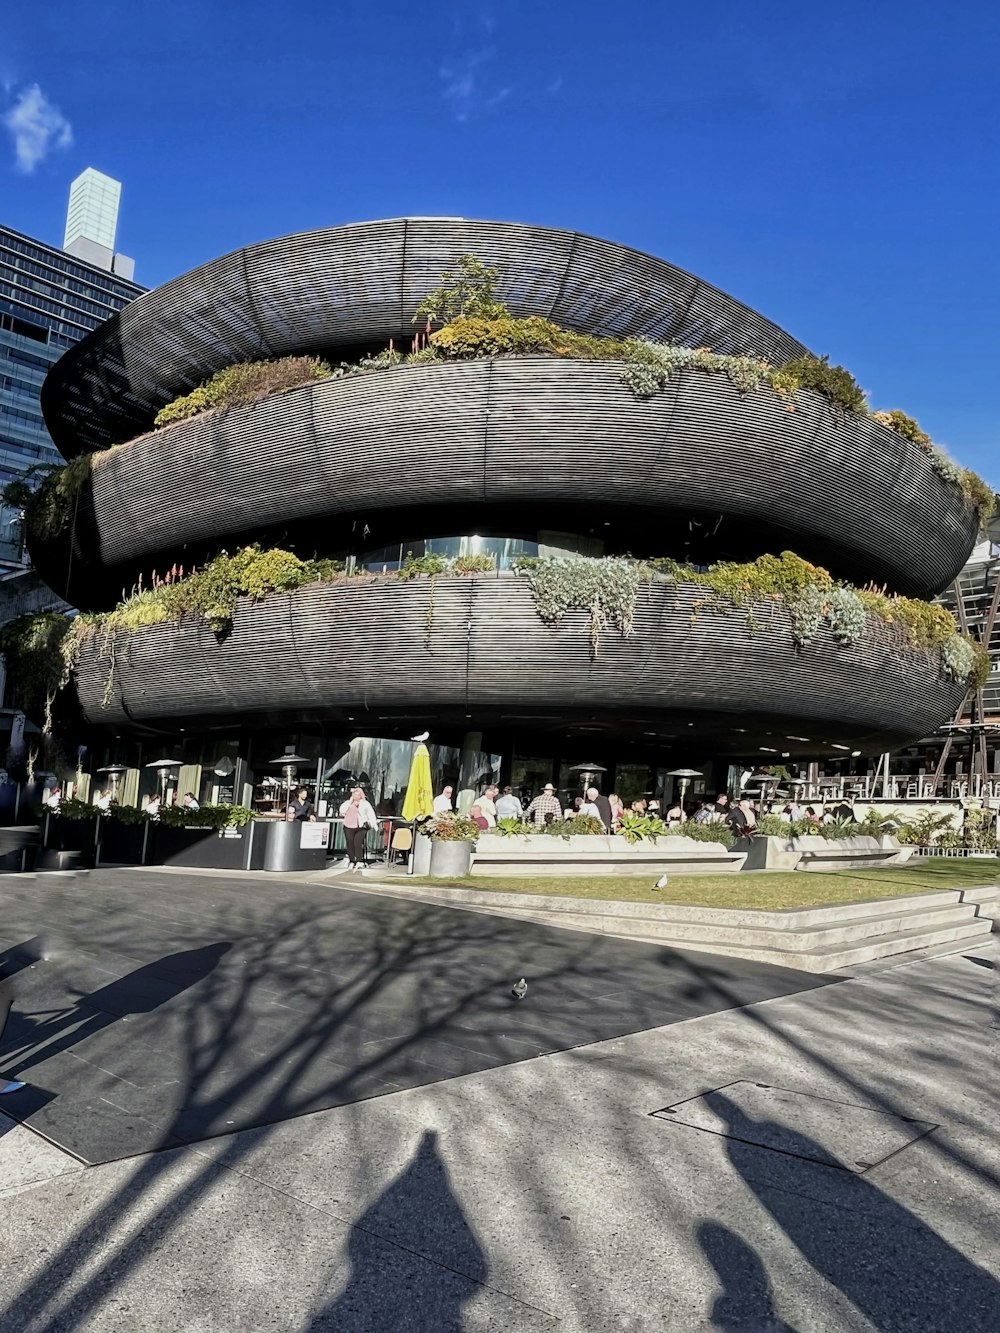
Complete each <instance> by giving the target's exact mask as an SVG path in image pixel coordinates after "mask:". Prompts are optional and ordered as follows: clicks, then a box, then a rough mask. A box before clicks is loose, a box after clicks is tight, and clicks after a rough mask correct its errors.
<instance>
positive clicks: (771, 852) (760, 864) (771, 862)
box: [739, 837, 802, 870]
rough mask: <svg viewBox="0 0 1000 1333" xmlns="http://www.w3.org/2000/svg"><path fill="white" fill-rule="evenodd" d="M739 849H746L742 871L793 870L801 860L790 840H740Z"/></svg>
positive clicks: (760, 838) (758, 838)
mask: <svg viewBox="0 0 1000 1333" xmlns="http://www.w3.org/2000/svg"><path fill="white" fill-rule="evenodd" d="M739 845H740V847H746V853H747V859H746V861H745V862H744V863H743V869H744V870H795V869H796V867H797V866H798V864H799V861H800V860H801V859H802V855H801V853H800V852H797V851H796V850H795V848H794V846H793V843H792V839H791V838H763V837H757V838H741V839H740V840H739Z"/></svg>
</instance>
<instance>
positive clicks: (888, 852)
mask: <svg viewBox="0 0 1000 1333" xmlns="http://www.w3.org/2000/svg"><path fill="white" fill-rule="evenodd" d="M791 847H792V849H793V850H794V851H795V852H797V853H798V855H799V863H798V865H797V866H796V867H795V868H796V870H827V871H829V870H854V869H863V868H865V867H870V866H888V865H901V864H902V863H903V862H904V861H908V860H909V858H910V856H911V855H912V849H911V848H909V847H905V848H904V847H900V845H899V843H898V842H897V841H896V839H895V838H872V837H868V836H867V835H864V834H859V835H858V836H857V837H855V838H819V837H804V838H793V839H792V840H791Z"/></svg>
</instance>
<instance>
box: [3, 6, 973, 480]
mask: <svg viewBox="0 0 1000 1333" xmlns="http://www.w3.org/2000/svg"><path fill="white" fill-rule="evenodd" d="M0 43H2V45H0V116H5V117H7V118H8V119H9V118H11V117H12V116H13V117H14V119H13V124H14V127H15V128H16V127H17V126H18V125H20V140H19V145H18V140H17V137H16V136H15V134H14V133H13V132H12V131H11V130H10V129H8V131H7V133H6V134H5V135H4V136H3V142H2V144H0V149H2V154H3V156H2V159H0V220H2V221H3V222H5V223H6V224H7V225H9V226H13V227H16V228H19V229H20V230H22V231H25V232H28V233H29V234H32V235H36V236H40V237H42V238H43V239H47V240H50V241H53V242H55V243H56V244H59V243H60V242H61V239H62V220H63V216H64V213H65V206H66V195H67V191H68V187H69V182H70V180H71V179H72V177H73V176H74V175H76V174H77V173H78V172H79V171H80V170H81V169H82V168H83V167H85V166H95V167H97V168H98V169H99V170H102V171H105V172H107V173H108V174H109V175H112V176H115V177H117V178H118V179H120V180H121V181H123V182H124V190H123V198H122V213H121V223H120V228H119V237H118V244H119V248H120V249H122V250H124V251H125V252H126V253H128V254H131V255H133V256H135V258H136V261H137V269H136V276H137V278H138V279H139V280H140V281H142V282H144V283H148V284H150V285H153V284H156V283H158V282H162V281H164V280H165V279H167V278H169V277H171V276H173V275H174V274H176V273H179V272H183V271H184V270H185V269H187V268H190V267H192V266H193V265H195V264H197V263H200V262H202V261H204V260H206V259H210V258H212V257H214V256H215V255H217V254H221V253H223V252H225V251H227V250H231V249H233V248H235V247H236V246H239V245H241V244H244V243H246V242H251V241H254V240H259V239H263V238H264V237H267V236H273V235H280V234H282V233H285V232H291V231H296V230H300V229H304V228H309V227H317V226H326V225H331V224H335V223H338V222H348V221H355V220H359V219H364V218H374V217H394V216H399V215H402V214H449V215H453V214H460V215H464V216H467V217H492V218H503V219H508V220H519V221H531V222H539V223H547V224H553V225H560V226H566V227H576V228H579V229H581V230H584V231H588V232H592V233H595V234H597V235H600V236H606V237H609V238H612V239H614V240H619V241H623V242H625V243H627V244H630V245H634V246H636V247H638V248H640V249H645V250H650V251H653V252H655V253H657V254H659V255H662V256H664V257H665V258H667V259H669V260H671V261H672V262H674V263H677V264H679V265H681V266H682V267H684V268H687V269H691V270H692V271H694V272H696V273H699V274H700V275H702V276H703V277H705V278H706V279H708V280H710V281H712V282H714V283H716V284H717V285H718V286H720V287H722V288H724V289H725V290H726V291H729V292H731V293H732V294H733V295H735V296H738V297H739V298H740V299H742V300H745V301H747V302H748V303H749V304H750V305H753V306H755V307H757V308H758V309H760V310H761V311H762V312H764V313H765V314H767V315H768V316H770V317H771V318H772V319H775V320H776V321H777V322H778V323H779V324H782V325H783V326H784V327H785V328H787V329H789V330H790V331H791V332H793V333H794V334H796V335H797V336H798V337H800V338H801V339H802V340H803V341H804V342H806V343H807V344H808V345H809V346H810V347H811V348H812V349H813V350H814V351H817V352H828V353H829V354H830V355H831V356H832V358H833V359H834V360H835V361H840V362H842V363H843V364H845V365H847V366H848V367H849V368H850V369H851V370H852V371H853V372H854V373H855V375H856V376H857V378H858V379H859V381H860V382H861V383H862V385H863V386H864V387H865V388H866V389H868V390H869V392H870V394H871V397H872V402H873V405H874V406H876V407H902V408H903V409H904V410H906V411H908V412H910V413H911V414H912V415H914V416H916V417H917V418H918V419H919V420H920V422H921V424H922V425H923V426H924V428H925V429H926V430H928V431H930V433H931V434H932V435H933V436H934V438H935V439H936V440H938V441H939V442H940V443H942V444H944V445H945V446H946V447H948V448H949V449H951V451H952V452H953V453H954V454H955V455H956V457H958V458H959V459H960V460H961V461H962V462H964V463H966V464H967V465H969V466H972V467H975V468H977V469H978V470H979V471H980V472H982V473H983V474H984V475H985V476H987V477H988V478H989V479H990V480H991V481H992V482H993V483H994V484H996V485H1000V448H998V444H997V441H998V439H1000V396H998V392H997V388H996V384H997V375H996V372H995V370H994V363H993V358H994V356H995V355H996V337H995V328H996V323H997V311H998V309H1000V275H998V267H997V262H996V258H995V256H996V249H997V220H996V213H997V207H998V204H1000V183H998V172H997V166H998V161H997V158H998V132H997V131H998V120H1000V115H998V109H1000V94H998V77H997V67H998V56H1000V8H998V7H996V6H995V5H987V4H985V3H982V0H966V3H965V4H963V5H959V6H955V7H953V8H952V9H951V10H950V11H949V12H948V13H947V15H946V14H945V11H944V10H943V9H942V8H941V6H940V5H939V4H936V5H930V4H926V3H921V2H920V0H910V2H909V3H903V2H902V0H879V2H878V3H873V2H872V0H868V2H867V3H864V4H859V3H855V2H854V0H847V3H839V4H836V5H826V6H815V5H802V4H801V3H787V2H785V0H778V2H777V3H766V4H764V5H762V6H759V7H756V8H755V7H750V6H747V5H746V4H737V3H732V2H731V0H717V3H716V4H714V5H704V4H703V5H691V4H683V5H682V4H678V3H674V0H633V3H632V4H631V5H629V6H618V7H616V6H612V5H608V4H606V3H604V4H597V3H593V0H577V3H574V4H569V3H566V0H533V2H532V3H528V0H503V2H501V0H496V2H495V3H492V4H478V3H474V2H470V3H441V2H440V0H422V3H419V4H417V3H400V2H399V0H383V2H382V3H380V4H361V3H358V2H357V0H323V2H322V3H318V2H316V0H286V3H285V4H284V5H282V6H279V5H278V4H277V3H276V0H271V2H270V3H263V2H262V0H171V3H169V4H160V5H155V6H153V5H141V4H137V3H131V4H128V5H126V4H124V3H121V0H106V2H105V3H101V0H91V2H90V3H88V4H87V5H85V6H82V7H81V6H80V5H79V4H70V3H68V2H67V0H44V3H37V2H36V3H22V4H21V5H18V6H13V5H12V6H10V7H8V12H7V14H6V15H5V19H4V32H3V35H2V37H0ZM36 87H37V89H38V92H37V94H36V93H34V92H33V89H35V88H36ZM19 110H20V118H19V119H18V117H17V115H16V113H17V112H18V111H19ZM18 146H20V152H21V159H22V160H21V163H20V164H18V162H17V159H16V150H17V148H18ZM29 167H30V169H26V168H29Z"/></svg>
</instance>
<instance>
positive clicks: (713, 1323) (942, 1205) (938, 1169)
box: [0, 946, 1000, 1333]
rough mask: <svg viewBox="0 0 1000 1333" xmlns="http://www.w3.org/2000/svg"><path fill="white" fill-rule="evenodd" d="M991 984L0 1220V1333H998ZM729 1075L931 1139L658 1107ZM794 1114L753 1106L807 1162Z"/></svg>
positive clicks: (703, 1036)
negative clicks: (878, 1141)
mask: <svg viewBox="0 0 1000 1333" xmlns="http://www.w3.org/2000/svg"><path fill="white" fill-rule="evenodd" d="M992 952H994V953H996V952H997V951H996V948H995V946H993V950H992ZM907 974H908V975H907ZM992 983H993V976H992V974H991V973H990V972H989V971H988V970H986V969H984V968H982V967H981V966H979V965H977V964H975V963H973V962H970V961H968V960H966V959H963V958H961V957H957V958H953V959H946V960H938V961H934V962H928V963H923V964H914V965H912V966H910V967H907V968H901V969H897V970H895V971H893V972H890V973H884V974H881V975H880V976H878V977H871V978H867V979H865V980H863V981H856V982H848V983H845V984H844V985H843V986H839V987H827V988H823V989H820V990H815V991H811V992H808V993H805V994H801V995H796V996H788V997H783V998H776V999H773V1000H770V1001H767V1002H764V1003H760V1004H757V1005H754V1006H752V1007H749V1008H744V1009H740V1010H728V1011H725V1012H720V1013H717V1014H714V1015H707V1016H704V1017H702V1018H698V1019H695V1020H692V1021H690V1022H685V1023H679V1024H674V1025H672V1026H669V1027H665V1028H660V1029H657V1030H654V1031H648V1032H642V1033H635V1034H629V1035H625V1036H622V1037H619V1038H616V1039H614V1040H612V1041H608V1042H603V1043H600V1044H597V1045H591V1046H585V1047H580V1048H578V1049H575V1050H571V1051H563V1052H558V1053H554V1054H552V1055H549V1056H546V1057H544V1058H542V1059H538V1060H532V1061H528V1062H522V1063H519V1064H515V1065H511V1066H508V1067H505V1068H493V1069H489V1070H485V1071H483V1072H481V1073H477V1074H472V1075H469V1076H466V1077H460V1078H454V1079H452V1080H450V1081H448V1082H441V1083H438V1084H435V1085H433V1086H424V1087H417V1088H413V1089H410V1090H406V1091H401V1092H399V1093H396V1094H392V1095H388V1096H385V1097H380V1098H376V1099H374V1100H370V1101H367V1102H364V1103H355V1104H352V1105H347V1106H342V1107H339V1108H336V1109H333V1110H328V1111H322V1112H320V1113H318V1114H314V1115H308V1116H302V1117H299V1118H297V1119H294V1120H289V1121H286V1122H284V1123H282V1124H278V1125H271V1126H262V1127H258V1128H255V1129H251V1130H248V1131H245V1132H241V1133H237V1134H233V1135H230V1136H228V1137H222V1138H215V1139H213V1140H211V1141H208V1142H205V1143H202V1144H199V1145H198V1146H197V1147H188V1148H185V1149H182V1150H179V1151H176V1152H165V1153H157V1154H154V1155H152V1156H149V1157H145V1158H138V1159H134V1160H132V1161H131V1162H121V1163H112V1164H109V1165H105V1166H97V1167H93V1168H89V1169H87V1171H86V1172H84V1173H83V1175H82V1176H81V1177H79V1178H74V1177H71V1176H69V1175H66V1176H65V1177H63V1176H60V1177H56V1178H54V1179H51V1180H49V1181H47V1182H46V1183H44V1184H42V1185H39V1186H37V1187H35V1188H29V1189H25V1190H22V1191H20V1192H18V1193H15V1194H13V1195H12V1196H10V1197H9V1198H7V1199H5V1200H4V1204H5V1206H4V1208H3V1209H0V1250H2V1252H3V1253H5V1254H11V1255H16V1256H18V1262H17V1264H16V1265H14V1266H12V1267H9V1268H7V1269H6V1270H5V1271H4V1273H3V1274H2V1275H0V1297H2V1300H3V1302H4V1303H5V1308H6V1312H7V1313H6V1316H5V1319H6V1322H4V1323H3V1327H4V1329H5V1333H7V1330H8V1329H10V1333H51V1331H52V1330H56V1331H58V1333H63V1330H66V1331H67V1333H68V1330H71V1329H72V1330H74V1333H77V1331H79V1333H91V1331H92V1330H93V1333H98V1331H99V1333H146V1330H149V1333H153V1330H156V1333H159V1331H160V1330H161V1329H163V1328H175V1327H176V1328H184V1329H188V1328H192V1329H197V1330H199V1333H202V1331H204V1333H223V1331H226V1333H229V1331H230V1330H233V1329H237V1328H241V1327H243V1326H246V1327H253V1328H269V1329H276V1330H288V1333H303V1331H304V1330H319V1329H337V1330H348V1331H351V1330H355V1329H369V1328H370V1329H382V1328H392V1329H395V1328H400V1329H407V1328H414V1329H425V1328H433V1329H435V1330H442V1331H446V1330H460V1329H461V1330H478V1329H484V1328H488V1329H494V1328H495V1329H512V1330H520V1329H522V1328H523V1329H526V1330H530V1329H534V1328H545V1327H550V1326H558V1327H559V1328H561V1329H568V1330H574V1331H575V1330H580V1333H591V1331H592V1330H604V1329H626V1330H635V1331H636V1333H647V1331H648V1333H659V1331H660V1330H665V1331H666V1333H688V1331H689V1330H698V1329H723V1330H732V1331H733V1333H736V1331H739V1333H764V1331H765V1330H766V1331H767V1333H776V1331H777V1330H786V1333H787V1330H792V1333H872V1330H876V1331H877V1333H995V1330H996V1328H997V1327H1000V1256H998V1252H997V1247H996V1235H997V1234H998V1227H1000V1173H998V1171H997V1152H996V1144H995V1107H996V1105H997V1101H998V1093H1000V1075H998V1069H997V1065H996V1063H995V1062H994V1061H991V1060H988V1059H985V1058H984V1057H985V1056H987V1055H988V1054H989V1048H988V1047H986V1046H984V1041H986V1040H990V1039H992V1035H991V1031H990V1029H989V1028H988V1027H987V1028H986V1029H985V1031H984V1028H983V1025H982V1023H981V1021H980V1017H981V1014H982V1013H983V1012H984V1011H987V1010H988V1008H989V1006H990V1004H991V1003H992V1001H993V984H992ZM907 991H908V992H909V994H910V996H911V1004H910V1006H909V1009H908V1010H901V1011H899V1012H897V1011H896V1009H895V1008H894V1006H893V1005H891V1004H890V1005H887V1004H886V1003H885V1001H886V1000H887V999H890V1000H891V999H892V997H893V996H895V995H899V994H902V993H904V992H907ZM948 1049H950V1051H951V1053H952V1056H951V1061H950V1063H947V1064H945V1063H942V1062H941V1060H940V1055H941V1053H942V1052H943V1051H945V1050H948ZM904 1051H905V1052H906V1053H907V1055H906V1058H905V1059H903V1058H901V1055H902V1052H904ZM727 1076H728V1078H729V1079H730V1080H747V1081H750V1080H756V1081H760V1082H770V1083H772V1084H775V1085H778V1086H782V1087H788V1088H794V1089H799V1090H802V1091H805V1092H807V1093H808V1094H809V1095H815V1096H823V1097H829V1098H839V1099H841V1100H848V1099H849V1100H850V1101H851V1102H852V1103H853V1104H856V1105H859V1106H861V1107H863V1108H867V1109H868V1110H870V1111H871V1112H872V1113H873V1114H877V1115H902V1114H907V1113H909V1114H911V1115H912V1114H917V1113H919V1114H921V1115H924V1116H926V1117H928V1118H929V1119H930V1120H933V1121H934V1122H936V1123H937V1124H938V1125H939V1126H940V1128H938V1129H936V1130H934V1131H933V1132H932V1133H930V1134H928V1135H926V1136H925V1137H923V1138H921V1139H920V1140H918V1141H916V1142H914V1143H912V1144H911V1145H910V1146H908V1147H906V1148H904V1149H903V1151H901V1152H898V1153H897V1154H896V1155H895V1156H893V1157H891V1158H890V1159H888V1160H887V1161H885V1162H883V1163H881V1164H879V1165H877V1166H875V1167H874V1168H873V1169H871V1170H870V1171H868V1172H866V1173H865V1174H864V1175H863V1176H858V1175H854V1174H851V1173H849V1172H846V1171H843V1170H839V1169H836V1168H833V1167H830V1166H827V1165H822V1164H821V1163H820V1162H818V1161H816V1160H810V1159H809V1156H808V1153H807V1152H802V1153H800V1154H798V1155H789V1154H788V1153H787V1152H774V1151H771V1150H770V1149H768V1148H766V1147H762V1146H760V1145H756V1144H749V1143H744V1142H740V1141H739V1140H733V1139H727V1138H724V1137H722V1136H720V1135H715V1134H712V1135H707V1134H702V1133H699V1132H698V1131H695V1130H690V1129H685V1128H684V1127H682V1126H675V1125H669V1124H664V1123H663V1122H662V1121H658V1120H657V1119H656V1117H655V1116H653V1115H652V1114H651V1112H652V1111H653V1110H655V1109H656V1108H657V1107H661V1106H663V1105H664V1104H665V1098H672V1099H674V1100H675V1101H680V1100H682V1099H685V1098H690V1097H692V1096H697V1095H698V1094H699V1093H700V1092H703V1091H705V1090H707V1089H710V1088H717V1087H718V1086H719V1085H720V1084H721V1083H722V1082H724V1081H726V1077H727ZM789 1114H790V1113H789ZM789 1114H786V1112H785V1111H782V1110H781V1108H776V1107H773V1106H772V1107H770V1108H767V1109H766V1110H765V1109H764V1108H762V1107H760V1106H758V1107H757V1108H755V1118H756V1119H758V1120H761V1121H763V1120H765V1119H769V1120H770V1121H771V1123H773V1124H774V1125H776V1126H778V1127H779V1128H780V1129H781V1130H782V1132H783V1133H785V1134H789V1133H792V1134H798V1135H799V1138H800V1139H801V1140H803V1141H804V1142H803V1143H802V1144H801V1145H800V1146H801V1147H803V1148H806V1149H807V1148H808V1147H809V1141H813V1142H815V1140H812V1139H811V1135H810V1134H809V1133H808V1132H806V1131H807V1128H808V1127H807V1126H804V1125H803V1124H802V1123H801V1121H792V1123H789ZM0 1148H2V1139H0ZM0 1308H4V1306H0ZM407 1321H409V1322H407ZM555 1321H558V1323H557V1324H556V1322H555Z"/></svg>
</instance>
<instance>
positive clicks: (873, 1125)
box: [650, 1080, 937, 1175]
mask: <svg viewBox="0 0 1000 1333" xmlns="http://www.w3.org/2000/svg"><path fill="white" fill-rule="evenodd" d="M650 1114H651V1115H653V1116H655V1117H656V1118H657V1119H659V1120H670V1121H673V1122H674V1123H675V1124H678V1125H688V1126H690V1127H691V1128H692V1129H703V1130H706V1131H707V1132H708V1133H710V1134H720V1135H722V1137H723V1138H727V1139H736V1140H737V1141H738V1142H740V1143H753V1144H755V1145H756V1146H757V1147H760V1148H770V1149H772V1150H773V1151H774V1152H780V1153H786V1154H788V1155H789V1156H791V1157H802V1158H805V1159H806V1160H807V1161H812V1162H821V1163H822V1164H823V1165H824V1166H836V1167H839V1168H840V1169H841V1170H843V1171H853V1172H854V1173H855V1174H856V1175H861V1174H862V1173H863V1172H865V1171H867V1170H868V1169H869V1168H870V1167H873V1166H878V1164H879V1163H880V1162H884V1161H885V1160H886V1158H888V1157H892V1156H893V1155H894V1154H895V1153H898V1152H901V1151H902V1149H903V1148H907V1147H909V1145H910V1144H911V1143H916V1141H917V1140H918V1139H922V1138H923V1137H924V1135H925V1134H929V1133H930V1132H931V1130H932V1129H936V1128H937V1126H936V1125H934V1124H931V1123H930V1121H927V1120H911V1119H910V1118H909V1117H907V1116H896V1115H887V1114H885V1113H884V1112H882V1111H872V1110H869V1108H868V1107H867V1106H855V1105H854V1104H853V1103H852V1102H838V1101H833V1100H832V1099H831V1098H829V1097H814V1096H813V1095H812V1094H811V1093H807V1092H791V1091H790V1090H789V1089H788V1088H772V1087H770V1086H768V1085H767V1084H764V1083H749V1082H744V1081H742V1080H741V1081H739V1082H736V1083H726V1084H724V1085H723V1086H722V1087H721V1088H715V1089H714V1090H713V1091H712V1092H703V1093H702V1094H701V1096H699V1097H690V1098H689V1099H688V1100H687V1101H684V1102H675V1103H673V1105H671V1106H665V1107H663V1109H662V1110H659V1111H652V1112H651V1113H650Z"/></svg>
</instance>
